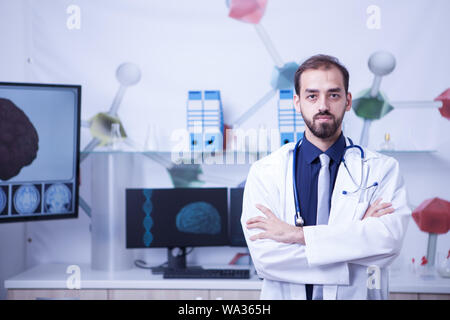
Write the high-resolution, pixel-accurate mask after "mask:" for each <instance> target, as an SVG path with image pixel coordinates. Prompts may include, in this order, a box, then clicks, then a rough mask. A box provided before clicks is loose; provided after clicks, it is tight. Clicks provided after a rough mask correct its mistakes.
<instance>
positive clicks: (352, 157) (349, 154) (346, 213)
mask: <svg viewBox="0 0 450 320" xmlns="http://www.w3.org/2000/svg"><path fill="white" fill-rule="evenodd" d="M346 145H347V146H348V145H350V143H349V141H348V138H346ZM345 160H346V162H347V167H348V169H349V170H350V172H351V174H352V176H353V178H354V179H355V182H356V183H358V185H359V183H360V179H361V178H362V177H361V155H360V153H359V151H358V149H356V148H352V149H349V150H347V151H346V153H345ZM356 188H357V186H356V185H355V184H354V183H353V181H352V179H351V177H350V176H349V174H348V172H347V169H346V168H345V166H344V163H343V162H341V163H340V165H339V170H338V173H337V177H336V182H335V184H334V190H333V194H332V196H331V208H330V216H329V218H328V224H329V225H331V224H337V223H345V222H348V221H350V220H352V219H353V216H354V212H355V210H356V206H357V205H358V202H359V194H360V193H361V191H358V192H356V193H348V194H346V195H344V194H343V191H354V190H355V189H356Z"/></svg>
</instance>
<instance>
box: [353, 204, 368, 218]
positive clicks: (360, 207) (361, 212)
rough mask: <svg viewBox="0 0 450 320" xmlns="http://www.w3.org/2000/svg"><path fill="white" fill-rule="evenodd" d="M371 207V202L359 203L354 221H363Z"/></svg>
mask: <svg viewBox="0 0 450 320" xmlns="http://www.w3.org/2000/svg"><path fill="white" fill-rule="evenodd" d="M368 207H369V201H363V202H359V203H358V204H357V205H356V209H355V214H354V215H353V220H361V219H362V218H363V217H364V214H365V213H366V211H367V208H368Z"/></svg>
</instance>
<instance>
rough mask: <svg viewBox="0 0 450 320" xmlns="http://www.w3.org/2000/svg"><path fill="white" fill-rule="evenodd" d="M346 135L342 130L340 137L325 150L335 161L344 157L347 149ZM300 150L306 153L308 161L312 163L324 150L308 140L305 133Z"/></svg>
mask: <svg viewBox="0 0 450 320" xmlns="http://www.w3.org/2000/svg"><path fill="white" fill-rule="evenodd" d="M345 146H346V143H345V137H344V134H343V133H342V132H341V134H340V136H339V138H338V139H337V140H336V141H335V142H334V143H333V145H332V146H331V147H329V148H328V149H327V151H325V154H326V155H327V156H329V157H330V158H331V159H332V160H333V161H334V162H339V161H341V159H342V156H343V154H344V150H345ZM300 150H302V153H303V155H304V157H305V158H304V159H305V160H306V162H307V163H309V164H310V163H312V162H313V161H314V160H315V159H317V158H318V157H319V156H320V155H321V154H322V153H323V152H322V150H320V149H319V148H317V147H316V146H315V145H313V144H312V143H311V142H309V141H308V139H307V138H306V135H305V134H303V141H302V145H301V148H300Z"/></svg>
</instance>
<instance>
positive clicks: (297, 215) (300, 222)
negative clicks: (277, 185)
mask: <svg viewBox="0 0 450 320" xmlns="http://www.w3.org/2000/svg"><path fill="white" fill-rule="evenodd" d="M348 140H349V141H350V145H349V146H346V147H345V149H344V154H343V156H342V159H341V162H342V163H343V164H344V167H345V169H346V170H347V173H348V175H349V176H350V178H351V179H352V182H353V183H354V184H355V185H356V186H358V188H357V189H356V190H355V191H346V190H343V191H342V194H344V195H347V194H351V193H356V192H358V191H360V190H367V189H369V188H372V187H376V186H378V182H374V183H373V184H372V185H370V186H368V187H364V188H363V187H362V183H363V174H364V172H363V164H364V157H365V155H364V150H363V148H361V147H360V146H358V145H356V144H353V141H352V140H351V139H350V138H348ZM301 142H302V139H300V140H299V141H298V142H297V144H296V145H295V148H294V156H293V170H292V175H293V177H292V184H293V186H294V200H295V216H294V219H295V220H294V221H295V225H296V226H297V227H303V225H304V223H305V221H304V220H303V218H302V216H301V212H300V201H299V199H298V195H297V175H296V171H297V151H298V149H299V147H300V144H301ZM351 148H356V149H358V150H359V152H360V153H361V181H360V183H359V184H358V183H357V182H356V181H355V179H353V176H352V175H351V173H350V170H349V169H348V167H347V163H346V162H345V153H346V152H347V150H349V149H351Z"/></svg>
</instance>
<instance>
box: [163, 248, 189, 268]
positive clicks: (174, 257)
mask: <svg viewBox="0 0 450 320" xmlns="http://www.w3.org/2000/svg"><path fill="white" fill-rule="evenodd" d="M167 268H168V269H186V247H171V248H167Z"/></svg>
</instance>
